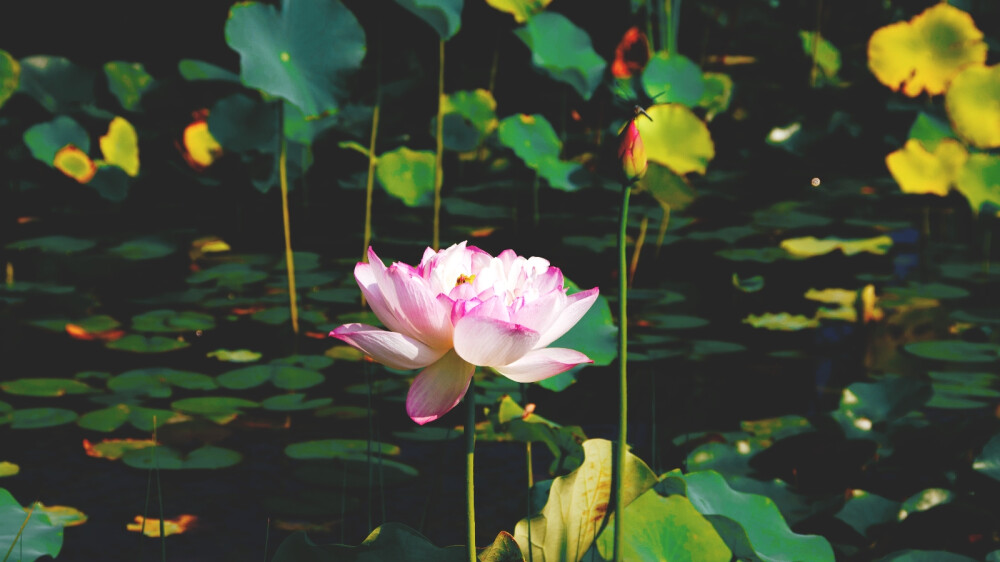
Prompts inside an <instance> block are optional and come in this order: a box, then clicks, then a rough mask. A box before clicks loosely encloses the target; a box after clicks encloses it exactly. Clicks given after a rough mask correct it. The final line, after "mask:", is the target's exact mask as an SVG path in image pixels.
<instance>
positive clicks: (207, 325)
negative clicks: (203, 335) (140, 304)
mask: <svg viewBox="0 0 1000 562" xmlns="http://www.w3.org/2000/svg"><path fill="white" fill-rule="evenodd" d="M214 327H215V318H213V317H212V315H211V314H205V313H204V312H194V311H191V310H185V311H183V312H177V311H176V310H151V311H149V312H144V313H142V314H137V315H135V316H133V317H132V329H133V330H135V331H136V332H156V333H180V332H194V331H197V330H211V329H212V328H214Z"/></svg>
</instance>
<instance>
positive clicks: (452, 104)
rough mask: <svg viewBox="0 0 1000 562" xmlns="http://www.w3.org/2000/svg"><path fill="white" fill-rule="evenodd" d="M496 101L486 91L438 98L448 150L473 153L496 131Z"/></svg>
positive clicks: (453, 94) (457, 93) (466, 92)
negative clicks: (471, 151)
mask: <svg viewBox="0 0 1000 562" xmlns="http://www.w3.org/2000/svg"><path fill="white" fill-rule="evenodd" d="M496 108H497V102H496V100H495V99H493V94H492V93H490V92H489V91H488V90H483V89H479V90H467V91H461V92H455V93H452V94H448V95H447V96H445V97H444V98H443V99H442V102H441V112H442V113H443V114H444V144H445V148H447V149H449V150H462V151H467V150H473V149H475V148H476V147H477V146H479V145H480V143H482V141H483V139H484V138H486V135H488V134H490V133H492V132H493V131H494V130H496V128H497V125H498V124H499V122H498V121H497V115H496Z"/></svg>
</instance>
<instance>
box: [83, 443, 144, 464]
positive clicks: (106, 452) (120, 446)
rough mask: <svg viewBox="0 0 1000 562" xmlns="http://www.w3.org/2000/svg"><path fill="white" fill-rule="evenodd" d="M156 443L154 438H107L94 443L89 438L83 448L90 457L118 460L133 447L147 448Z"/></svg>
mask: <svg viewBox="0 0 1000 562" xmlns="http://www.w3.org/2000/svg"><path fill="white" fill-rule="evenodd" d="M154 445H156V441H153V440H152V439H105V440H103V441H101V442H99V443H96V444H93V443H91V442H90V441H89V440H87V439H84V440H83V450H84V451H85V452H86V453H87V456H88V457H97V458H99V459H108V460H112V461H113V460H117V459H120V458H122V456H123V455H124V454H125V453H126V452H128V451H131V450H133V449H145V448H146V447H152V446H154Z"/></svg>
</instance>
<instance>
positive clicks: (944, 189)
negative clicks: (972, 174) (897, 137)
mask: <svg viewBox="0 0 1000 562" xmlns="http://www.w3.org/2000/svg"><path fill="white" fill-rule="evenodd" d="M968 158H969V153H968V151H967V150H966V149H965V147H964V146H963V145H962V144H961V143H960V142H958V141H957V140H955V139H941V140H940V141H938V143H937V146H936V147H935V148H934V151H933V152H931V151H929V150H927V148H925V147H924V145H923V144H922V143H921V142H920V141H919V140H916V139H910V140H908V141H906V144H905V145H903V148H900V149H899V150H896V151H894V152H892V153H890V154H889V155H888V156H886V157H885V165H886V167H888V168H889V173H891V174H892V177H893V179H895V180H896V183H898V184H899V188H900V189H901V190H902V191H903V193H914V194H933V195H937V196H939V197H944V196H945V195H947V194H948V190H949V189H951V186H952V185H953V184H955V182H956V180H957V178H958V174H959V171H960V170H961V169H962V168H963V166H965V163H966V161H967V160H968Z"/></svg>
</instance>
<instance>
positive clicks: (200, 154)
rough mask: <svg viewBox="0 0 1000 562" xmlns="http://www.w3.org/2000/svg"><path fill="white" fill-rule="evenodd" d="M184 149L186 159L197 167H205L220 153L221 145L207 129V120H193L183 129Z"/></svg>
mask: <svg viewBox="0 0 1000 562" xmlns="http://www.w3.org/2000/svg"><path fill="white" fill-rule="evenodd" d="M184 149H185V150H186V151H187V154H186V155H185V156H187V158H188V161H189V162H191V163H192V166H193V167H195V168H198V169H203V168H207V167H209V166H211V165H212V162H215V160H216V159H217V158H218V157H219V156H220V155H221V154H222V145H221V144H219V141H217V140H215V137H213V136H212V133H211V132H209V130H208V122H207V121H204V120H199V121H195V122H194V123H191V124H190V125H188V126H187V127H186V128H185V129H184Z"/></svg>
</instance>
